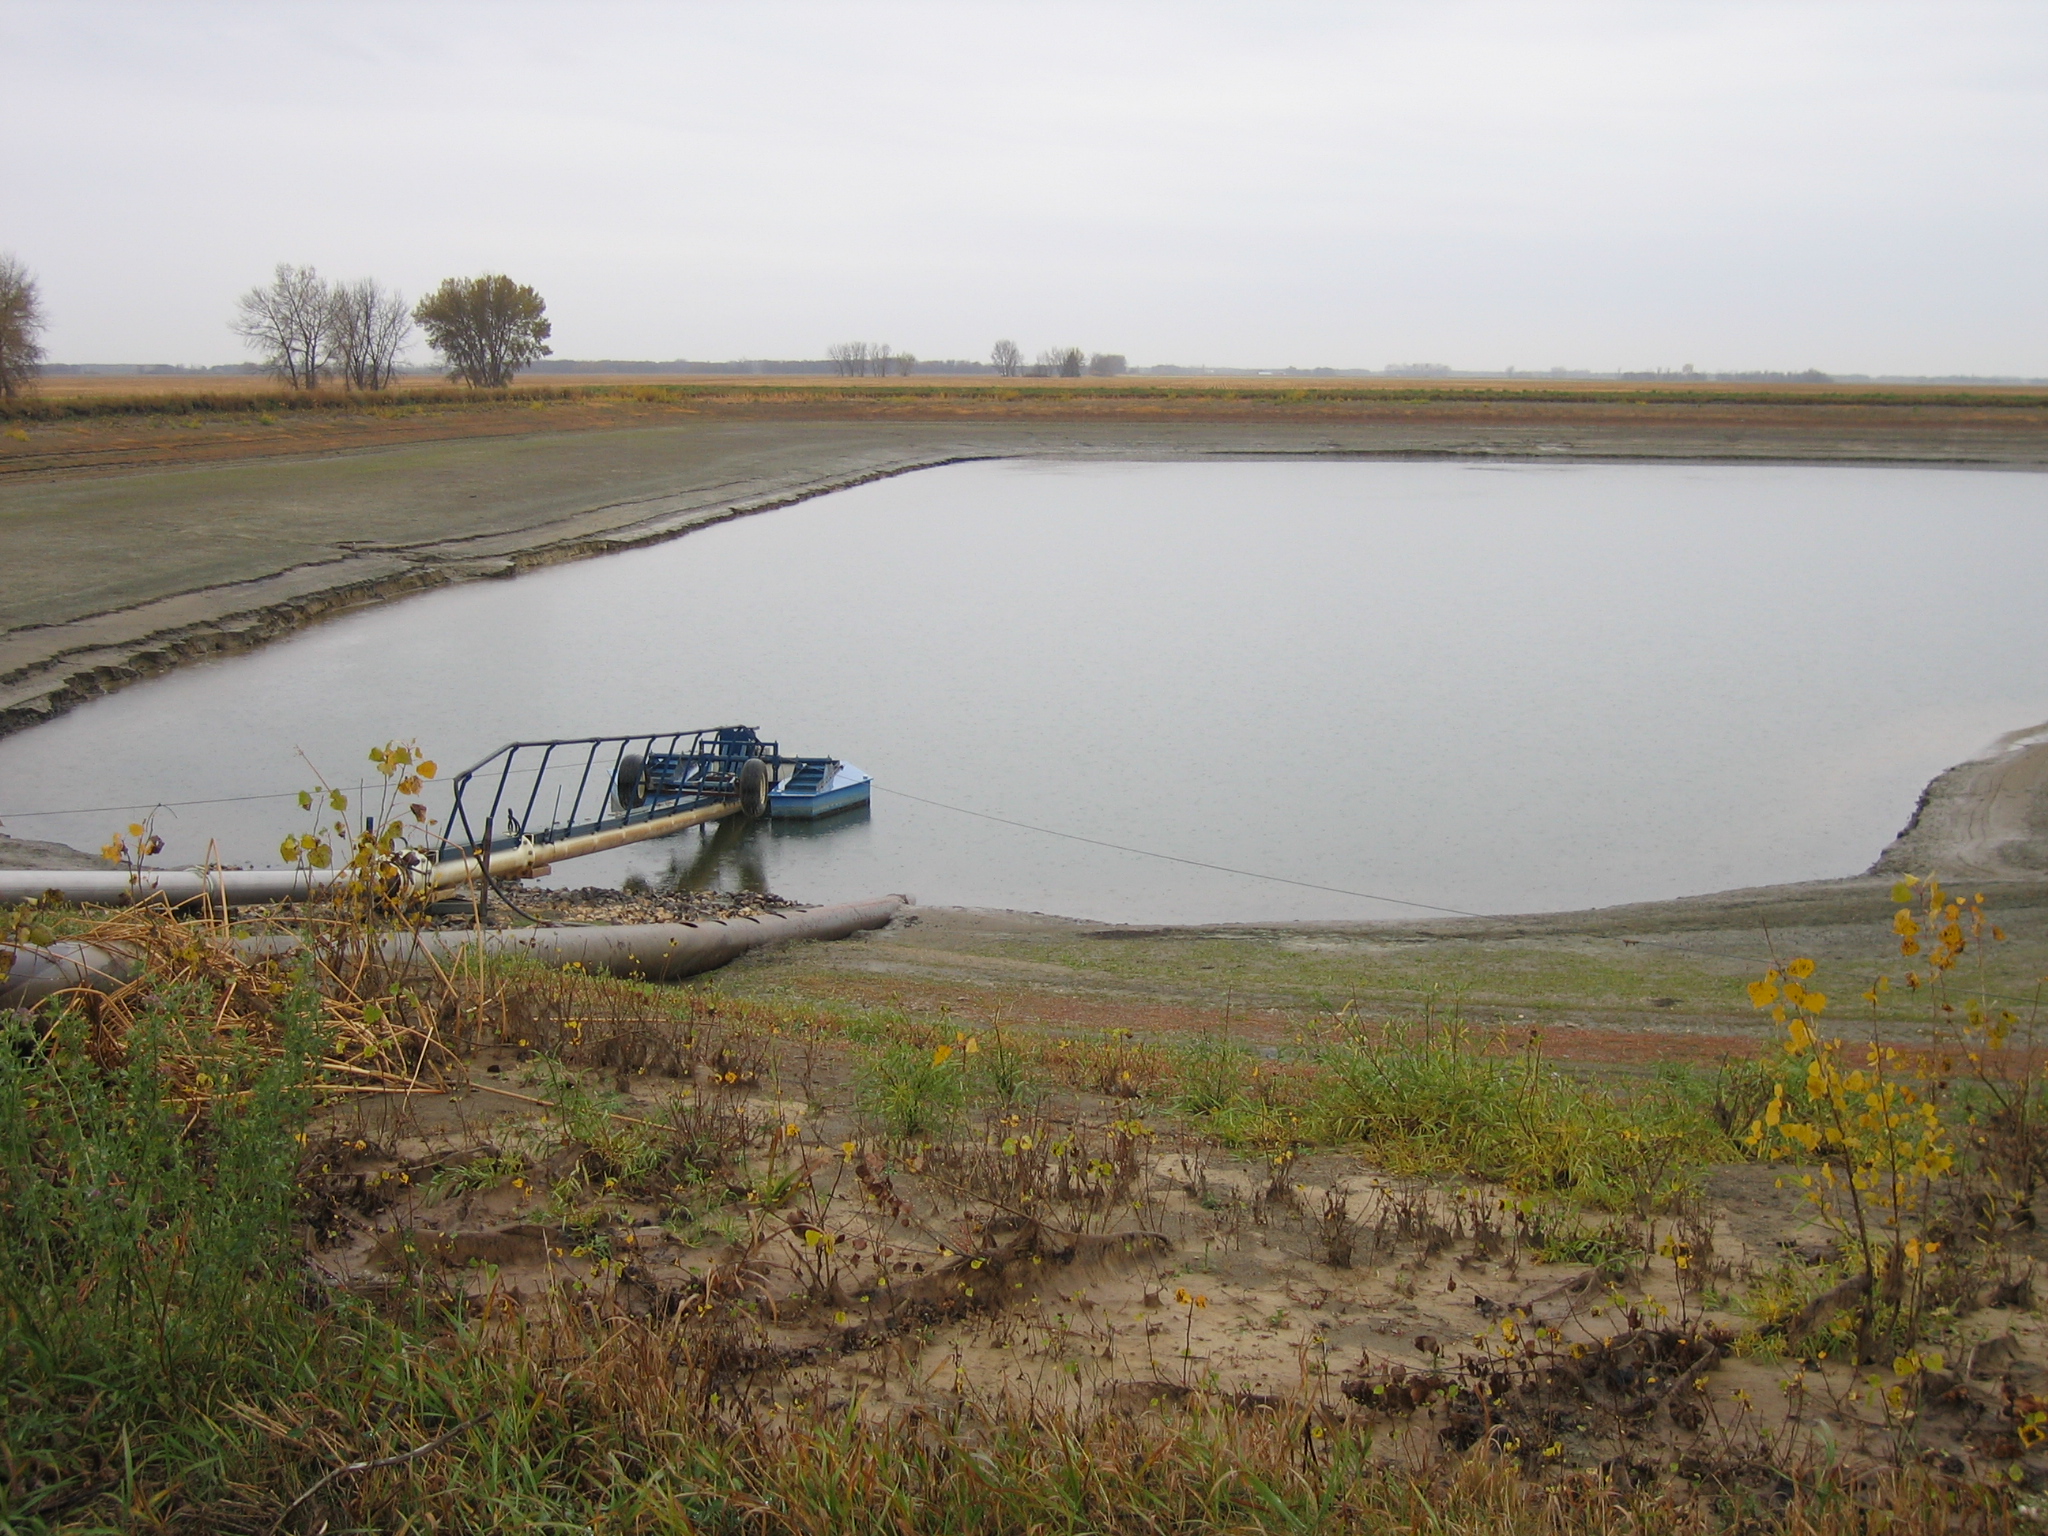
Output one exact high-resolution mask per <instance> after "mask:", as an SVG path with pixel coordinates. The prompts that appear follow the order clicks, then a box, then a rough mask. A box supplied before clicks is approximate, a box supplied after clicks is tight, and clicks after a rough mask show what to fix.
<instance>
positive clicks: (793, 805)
mask: <svg viewBox="0 0 2048 1536" xmlns="http://www.w3.org/2000/svg"><path fill="white" fill-rule="evenodd" d="M872 782H873V781H872V780H871V779H869V778H868V776H867V775H866V774H865V773H862V772H861V771H860V769H858V768H856V767H854V766H853V764H851V763H842V762H840V761H838V760H837V759H836V758H817V757H806V758H799V759H797V765H796V771H795V772H794V773H792V774H791V775H790V776H789V777H788V778H787V779H786V780H784V781H783V782H782V783H781V784H778V785H777V786H776V787H775V788H774V789H773V790H772V791H771V792H770V793H769V796H768V814H769V815H770V816H775V817H781V818H784V819H787V820H794V821H815V820H817V819H818V818H819V817H820V816H830V815H832V814H833V813H834V812H837V811H850V810H852V809H853V808H854V807H855V806H857V805H866V804H867V803H868V790H869V788H870V786H871V784H872Z"/></svg>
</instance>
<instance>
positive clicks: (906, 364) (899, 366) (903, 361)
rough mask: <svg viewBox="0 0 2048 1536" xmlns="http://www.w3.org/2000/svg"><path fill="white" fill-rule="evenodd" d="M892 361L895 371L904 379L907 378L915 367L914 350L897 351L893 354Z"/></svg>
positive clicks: (915, 356) (915, 355)
mask: <svg viewBox="0 0 2048 1536" xmlns="http://www.w3.org/2000/svg"><path fill="white" fill-rule="evenodd" d="M894 361H895V364H896V372H897V373H898V374H899V375H901V376H902V377H903V378H906V379H907V378H909V377H910V375H911V374H912V372H914V371H915V370H916V368H917V354H916V353H915V352H898V353H897V354H896V356H895V359H894Z"/></svg>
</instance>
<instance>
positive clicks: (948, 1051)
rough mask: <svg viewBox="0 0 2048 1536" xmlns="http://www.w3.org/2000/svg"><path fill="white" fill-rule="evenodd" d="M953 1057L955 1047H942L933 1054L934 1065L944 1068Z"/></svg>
mask: <svg viewBox="0 0 2048 1536" xmlns="http://www.w3.org/2000/svg"><path fill="white" fill-rule="evenodd" d="M952 1056H953V1047H951V1046H950V1045H942V1046H940V1047H939V1048H938V1049H937V1050H936V1051H933V1052H932V1065H933V1066H935V1067H943V1066H944V1065H945V1064H946V1063H947V1062H948V1061H950V1060H951V1059H952Z"/></svg>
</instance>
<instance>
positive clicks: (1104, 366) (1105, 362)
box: [1088, 352, 1126, 379]
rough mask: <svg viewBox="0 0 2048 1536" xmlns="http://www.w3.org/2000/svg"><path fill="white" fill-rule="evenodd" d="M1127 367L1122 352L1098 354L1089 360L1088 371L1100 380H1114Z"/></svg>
mask: <svg viewBox="0 0 2048 1536" xmlns="http://www.w3.org/2000/svg"><path fill="white" fill-rule="evenodd" d="M1125 366H1126V365H1125V363H1124V355H1123V353H1121V352H1097V353H1095V354H1094V355H1093V356H1091V357H1090V358H1089V359H1088V371H1089V372H1090V373H1092V374H1094V375H1095V376H1096V377H1097V378H1098V379H1113V378H1115V377H1116V376H1117V375H1118V374H1120V373H1122V372H1123V371H1124V368H1125Z"/></svg>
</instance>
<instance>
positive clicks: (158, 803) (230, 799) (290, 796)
mask: <svg viewBox="0 0 2048 1536" xmlns="http://www.w3.org/2000/svg"><path fill="white" fill-rule="evenodd" d="M298 798H299V791H297V790H296V789H284V790H279V791H277V792H276V793H275V794H266V795H221V796H219V797H217V798H215V799H212V800H136V801H132V802H130V803H129V804H127V805H86V806H80V807H79V808H78V809H77V810H73V811H4V812H0V821H25V820H27V819H28V818H29V817H31V816H99V815H103V814H105V813H106V812H108V811H148V810H158V811H172V810H177V809H179V808H180V807H183V806H187V805H240V804H242V803H243V802H245V801H249V800H296V799H298Z"/></svg>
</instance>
